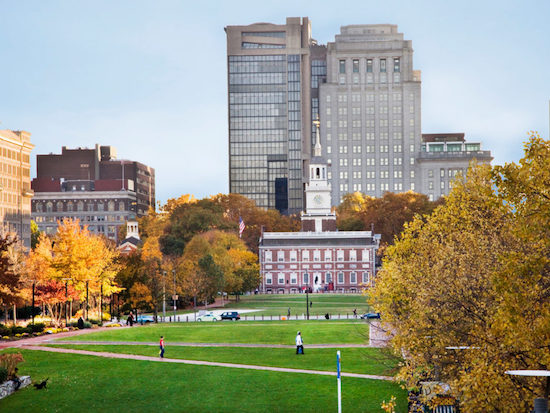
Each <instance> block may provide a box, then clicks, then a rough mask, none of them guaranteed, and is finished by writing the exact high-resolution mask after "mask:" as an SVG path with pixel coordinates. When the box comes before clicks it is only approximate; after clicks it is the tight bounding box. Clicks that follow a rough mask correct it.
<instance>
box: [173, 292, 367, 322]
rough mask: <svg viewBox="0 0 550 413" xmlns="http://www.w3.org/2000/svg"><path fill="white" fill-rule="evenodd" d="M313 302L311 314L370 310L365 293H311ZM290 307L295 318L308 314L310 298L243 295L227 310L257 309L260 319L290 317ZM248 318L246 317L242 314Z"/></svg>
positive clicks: (212, 307) (284, 295)
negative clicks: (288, 313)
mask: <svg viewBox="0 0 550 413" xmlns="http://www.w3.org/2000/svg"><path fill="white" fill-rule="evenodd" d="M309 301H311V302H312V303H313V305H312V306H311V307H310V309H309V310H310V314H315V315H324V314H326V313H329V314H331V315H335V314H342V315H343V314H353V310H354V309H357V314H361V313H364V312H368V311H369V306H368V305H367V302H366V301H367V297H366V296H364V295H361V294H309ZM289 307H290V314H291V316H295V315H296V314H298V315H302V314H305V313H306V295H305V294H258V295H242V296H240V297H239V301H235V298H234V296H231V297H230V301H226V302H224V306H223V308H227V309H231V310H256V311H254V312H253V313H251V314H256V315H259V316H262V315H264V316H279V315H285V316H286V315H287V311H288V308H289ZM213 309H217V310H219V309H222V307H219V306H218V307H216V306H213V305H210V306H208V308H207V310H209V311H210V310H213ZM200 310H205V308H204V306H199V307H197V311H200ZM192 313H193V310H183V311H182V310H178V311H177V314H180V315H188V314H192ZM172 314H173V312H172V311H167V312H166V316H167V317H168V316H171V315H172ZM241 315H244V314H241Z"/></svg>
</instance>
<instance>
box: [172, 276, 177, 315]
mask: <svg viewBox="0 0 550 413" xmlns="http://www.w3.org/2000/svg"><path fill="white" fill-rule="evenodd" d="M172 275H173V276H174V295H173V296H172V299H173V300H174V321H176V309H177V302H178V296H177V295H176V270H172Z"/></svg>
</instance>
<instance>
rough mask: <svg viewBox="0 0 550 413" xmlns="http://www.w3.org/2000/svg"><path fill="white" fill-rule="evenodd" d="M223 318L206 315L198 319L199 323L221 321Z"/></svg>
mask: <svg viewBox="0 0 550 413" xmlns="http://www.w3.org/2000/svg"><path fill="white" fill-rule="evenodd" d="M221 319H222V318H221V317H220V316H219V315H216V314H214V313H206V314H203V315H200V316H198V317H197V321H221Z"/></svg>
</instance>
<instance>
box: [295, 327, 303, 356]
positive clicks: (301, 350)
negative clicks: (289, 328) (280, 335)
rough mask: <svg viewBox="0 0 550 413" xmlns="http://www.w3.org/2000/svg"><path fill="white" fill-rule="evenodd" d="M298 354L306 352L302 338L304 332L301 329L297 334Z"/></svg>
mask: <svg viewBox="0 0 550 413" xmlns="http://www.w3.org/2000/svg"><path fill="white" fill-rule="evenodd" d="M296 354H304V341H303V340H302V334H301V333H300V332H299V331H298V334H297V335H296Z"/></svg>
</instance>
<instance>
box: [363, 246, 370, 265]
mask: <svg viewBox="0 0 550 413" xmlns="http://www.w3.org/2000/svg"><path fill="white" fill-rule="evenodd" d="M361 255H362V257H361V258H363V261H364V262H368V261H370V250H368V249H366V248H365V249H364V250H363V253H362V254H361Z"/></svg>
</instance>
